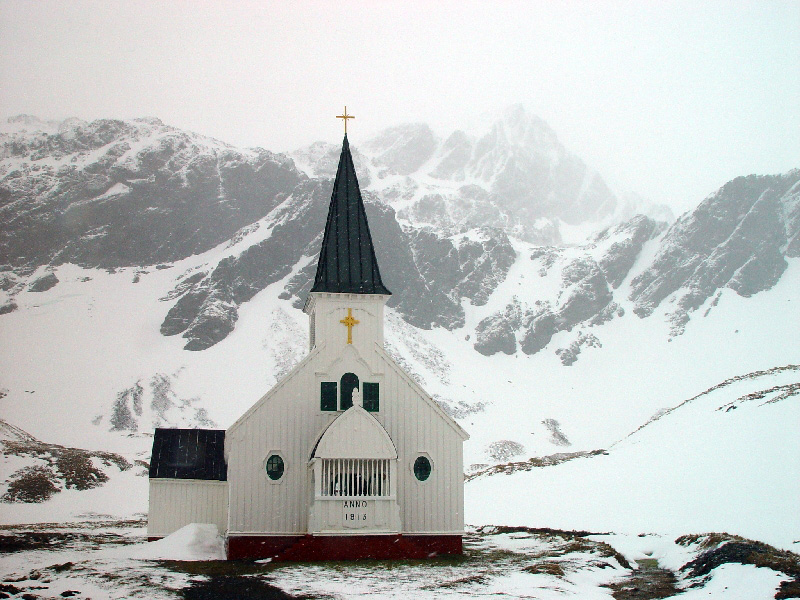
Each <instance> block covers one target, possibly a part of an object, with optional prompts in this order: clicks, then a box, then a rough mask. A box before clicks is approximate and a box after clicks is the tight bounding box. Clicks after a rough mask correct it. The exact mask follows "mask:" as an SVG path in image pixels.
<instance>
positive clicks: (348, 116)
mask: <svg viewBox="0 0 800 600" xmlns="http://www.w3.org/2000/svg"><path fill="white" fill-rule="evenodd" d="M336 118H337V119H341V120H342V121H344V134H345V135H347V119H355V117H354V116H353V115H348V114H347V106H345V107H344V114H343V115H337V116H336Z"/></svg>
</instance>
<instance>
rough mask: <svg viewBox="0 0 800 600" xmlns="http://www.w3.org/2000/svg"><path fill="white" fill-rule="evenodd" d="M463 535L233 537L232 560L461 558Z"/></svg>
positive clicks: (230, 542)
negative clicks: (444, 555)
mask: <svg viewBox="0 0 800 600" xmlns="http://www.w3.org/2000/svg"><path fill="white" fill-rule="evenodd" d="M461 553H462V545H461V536H460V535H348V536H322V535H320V536H312V535H306V536H255V535H249V536H231V537H229V538H228V540H227V555H228V560H253V559H264V558H271V559H273V560H275V561H309V562H312V561H313V562H316V561H323V560H362V559H381V560H393V559H409V558H411V559H425V558H432V557H434V556H438V555H442V554H461Z"/></svg>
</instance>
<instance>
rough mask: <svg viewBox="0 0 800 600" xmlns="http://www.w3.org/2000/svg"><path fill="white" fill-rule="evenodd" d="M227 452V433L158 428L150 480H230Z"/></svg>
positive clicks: (151, 460)
mask: <svg viewBox="0 0 800 600" xmlns="http://www.w3.org/2000/svg"><path fill="white" fill-rule="evenodd" d="M224 452H225V431H224V430H218V429H156V432H155V435H154V436H153V454H152V456H151V457H150V479H208V480H215V481H227V479H228V467H227V465H226V464H225V454H224Z"/></svg>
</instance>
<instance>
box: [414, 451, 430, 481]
mask: <svg viewBox="0 0 800 600" xmlns="http://www.w3.org/2000/svg"><path fill="white" fill-rule="evenodd" d="M414 476H415V477H416V478H417V479H419V480H420V481H425V480H426V479H428V477H430V476H431V461H430V460H428V457H427V456H418V457H417V460H415V461H414Z"/></svg>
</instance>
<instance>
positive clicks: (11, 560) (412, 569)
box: [0, 523, 788, 600]
mask: <svg viewBox="0 0 800 600" xmlns="http://www.w3.org/2000/svg"><path fill="white" fill-rule="evenodd" d="M131 525H132V524H126V523H116V524H114V523H107V524H106V525H102V524H91V523H83V524H76V525H75V526H72V527H65V526H63V525H62V526H52V527H50V528H47V527H43V526H37V527H33V528H29V529H28V530H24V529H19V528H17V529H9V528H4V530H2V531H0V543H2V544H3V545H4V546H5V549H6V550H8V552H7V553H6V554H5V555H4V560H3V561H2V562H0V579H1V580H2V582H3V583H2V584H0V585H3V586H11V587H5V588H2V589H3V590H4V591H6V592H13V593H15V594H17V595H22V594H24V593H33V594H35V596H36V597H38V598H48V599H56V598H62V597H67V596H74V597H79V598H89V597H90V598H94V599H95V600H98V599H106V598H108V599H122V598H159V599H161V598H194V597H197V598H200V597H202V598H223V597H236V598H272V597H276V596H275V590H276V588H279V589H281V590H284V591H285V592H288V593H290V594H301V595H304V596H305V597H309V596H310V597H325V598H334V599H342V600H344V599H352V598H387V599H390V598H408V597H413V598H421V599H435V598H476V597H477V598H497V597H500V598H538V599H540V600H550V599H552V600H556V599H558V600H561V599H568V598H576V599H581V600H594V599H597V600H600V599H610V598H612V594H616V593H618V592H620V591H623V590H626V589H628V590H630V589H631V588H633V587H636V588H637V589H639V590H640V591H643V592H647V591H652V590H654V589H659V590H660V591H661V592H662V594H661V595H657V596H650V595H646V596H642V597H663V592H664V591H665V590H670V591H671V593H678V592H680V591H681V590H684V591H683V595H681V597H687V598H701V597H702V598H708V597H712V598H721V599H723V600H738V599H742V598H747V599H748V600H760V599H764V600H767V599H771V598H773V597H774V595H775V592H776V589H777V588H778V586H779V585H780V583H781V582H782V581H787V580H788V577H787V576H785V575H784V574H782V573H780V572H777V571H774V570H772V569H771V568H755V567H753V566H752V565H742V564H738V563H733V564H730V563H727V564H723V565H721V566H719V567H717V568H716V569H714V570H712V571H711V572H710V573H709V574H708V576H704V577H689V576H688V573H687V571H686V570H685V569H683V570H682V569H681V567H682V566H683V565H685V564H687V563H689V561H691V560H693V559H695V558H696V557H697V556H698V555H699V554H700V551H701V547H700V546H698V545H696V544H678V543H676V542H675V541H674V540H671V539H668V538H664V537H661V536H654V535H646V536H625V535H593V536H585V535H583V534H574V533H570V532H557V531H526V530H518V531H510V530H501V529H492V528H487V529H484V530H479V531H476V530H472V531H469V532H468V533H467V536H466V539H465V554H464V556H463V557H438V558H432V559H430V560H425V561H357V562H353V563H340V562H339V563H337V562H333V563H299V564H298V563H270V562H265V561H260V562H259V563H247V562H235V561H234V562H219V561H214V560H213V559H215V558H218V557H219V555H220V542H221V540H220V538H218V537H217V535H216V533H217V532H216V529H215V528H214V527H213V526H202V525H189V526H187V527H185V528H183V529H182V530H180V531H178V532H176V533H175V534H173V535H172V536H169V537H168V538H165V539H163V540H160V541H158V542H150V543H147V542H144V541H143V535H144V529H143V527H142V524H141V523H139V524H138V525H135V524H134V525H135V526H131ZM26 535H27V537H24V536H26ZM17 536H22V537H17ZM37 536H38V537H37ZM20 539H22V540H24V543H27V544H28V547H25V548H16V549H12V546H13V543H14V542H15V540H16V541H19V540H20ZM161 559H166V560H168V561H169V562H163V561H162V560H161ZM209 559H210V560H211V562H208V560H209ZM175 561H178V562H175ZM665 582H666V583H665ZM191 590H196V593H195V594H191V593H190V592H191ZM66 592H69V593H67V594H66V595H65V593H66Z"/></svg>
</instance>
